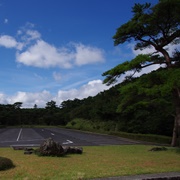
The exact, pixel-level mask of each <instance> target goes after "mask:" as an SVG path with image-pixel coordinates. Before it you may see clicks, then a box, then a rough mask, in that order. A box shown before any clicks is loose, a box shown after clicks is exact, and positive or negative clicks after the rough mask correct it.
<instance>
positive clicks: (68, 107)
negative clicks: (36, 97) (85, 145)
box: [0, 69, 180, 136]
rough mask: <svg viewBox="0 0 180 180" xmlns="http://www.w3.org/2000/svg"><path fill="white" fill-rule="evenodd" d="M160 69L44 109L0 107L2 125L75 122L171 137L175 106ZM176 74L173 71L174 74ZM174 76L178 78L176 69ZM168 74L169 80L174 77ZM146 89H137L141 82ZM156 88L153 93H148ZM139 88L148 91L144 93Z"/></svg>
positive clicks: (18, 106)
mask: <svg viewBox="0 0 180 180" xmlns="http://www.w3.org/2000/svg"><path fill="white" fill-rule="evenodd" d="M164 71H165V70H163V69H160V70H159V71H154V72H152V73H150V74H147V75H143V76H141V77H139V78H134V79H132V80H130V81H125V82H123V83H121V84H118V85H116V86H114V87H112V88H110V89H109V90H106V91H103V92H100V93H99V94H97V95H96V96H94V97H88V98H85V99H82V100H79V99H74V100H67V101H64V102H62V103H61V104H60V105H56V102H54V101H50V102H47V103H46V107H45V108H38V107H37V106H36V105H35V106H34V108H31V109H24V108H21V105H22V103H21V102H17V103H15V104H12V105H10V104H8V105H2V104H1V105H0V124H1V126H14V125H67V124H68V123H76V122H75V121H73V120H75V119H83V120H84V121H86V122H87V126H88V124H89V122H91V124H92V126H93V128H94V129H102V130H106V131H108V130H109V131H124V132H130V133H144V134H160V135H168V136H171V135H172V130H173V124H174V113H175V112H174V107H173V102H172V100H171V96H172V95H171V92H168V90H167V88H168V87H164V91H161V90H160V89H159V88H158V87H159V86H162V85H163V75H164ZM173 72H175V71H173ZM173 76H176V77H178V76H180V69H177V71H176V73H173ZM173 76H172V75H170V74H169V78H173ZM147 79H151V81H152V82H150V81H149V83H146V87H142V86H140V84H142V82H143V81H146V82H147ZM153 86H156V93H152V92H150V89H151V87H153ZM142 88H146V90H147V91H148V90H149V93H148V94H149V95H147V93H146V94H144V93H143V91H142Z"/></svg>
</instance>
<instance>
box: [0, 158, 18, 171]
mask: <svg viewBox="0 0 180 180" xmlns="http://www.w3.org/2000/svg"><path fill="white" fill-rule="evenodd" d="M13 167H15V166H14V164H13V162H12V161H11V160H10V159H8V158H6V157H0V171H2V170H7V169H10V168H13Z"/></svg>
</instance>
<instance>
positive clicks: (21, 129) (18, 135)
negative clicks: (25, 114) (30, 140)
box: [16, 128, 22, 141]
mask: <svg viewBox="0 0 180 180" xmlns="http://www.w3.org/2000/svg"><path fill="white" fill-rule="evenodd" d="M21 132H22V128H21V129H20V131H19V134H18V137H17V140H16V141H19V138H20V136H21Z"/></svg>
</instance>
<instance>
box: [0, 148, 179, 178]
mask: <svg viewBox="0 0 180 180" xmlns="http://www.w3.org/2000/svg"><path fill="white" fill-rule="evenodd" d="M152 147H153V146H145V145H122V146H92V147H84V152H83V154H82V155H75V154H74V155H68V156H66V157H39V156H37V155H34V154H32V155H24V154H23V151H21V150H13V149H10V148H0V156H2V157H7V158H9V159H11V160H12V161H13V163H14V165H15V168H13V169H9V170H6V171H0V179H2V180H4V179H10V180H12V179H15V180H16V179H17V180H21V179H23V180H26V179H27V180H31V179H32V180H36V179H37V180H38V179H40V180H45V179H47V180H49V179H51V180H59V179H61V180H80V179H91V178H98V177H112V176H124V175H136V174H147V173H160V172H174V171H177V172H180V151H177V149H175V148H168V150H167V151H160V152H152V151H149V150H150V149H151V148H152Z"/></svg>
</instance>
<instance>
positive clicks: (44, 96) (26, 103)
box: [0, 80, 111, 108]
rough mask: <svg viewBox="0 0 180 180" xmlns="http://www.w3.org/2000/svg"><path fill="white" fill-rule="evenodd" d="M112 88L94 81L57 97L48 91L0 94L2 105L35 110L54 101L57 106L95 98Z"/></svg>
mask: <svg viewBox="0 0 180 180" xmlns="http://www.w3.org/2000/svg"><path fill="white" fill-rule="evenodd" d="M110 87H111V86H106V85H104V84H102V81H101V80H93V81H90V82H88V83H87V84H85V85H83V86H81V87H80V88H79V89H70V90H67V91H62V90H59V91H58V92H57V94H56V95H52V94H51V93H50V92H49V91H46V90H44V91H42V92H35V93H32V92H22V91H19V92H17V93H16V94H15V95H12V96H8V95H5V94H3V93H0V104H14V103H15V102H22V103H23V104H22V107H23V108H33V107H34V105H35V104H36V105H37V106H38V107H45V106H46V103H47V102H49V101H51V100H54V101H55V102H56V104H57V105H60V104H61V103H62V102H63V101H65V100H68V99H69V100H73V99H75V98H78V99H83V98H87V97H89V96H95V95H97V94H98V93H99V92H101V91H104V90H107V89H109V88H110Z"/></svg>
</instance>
